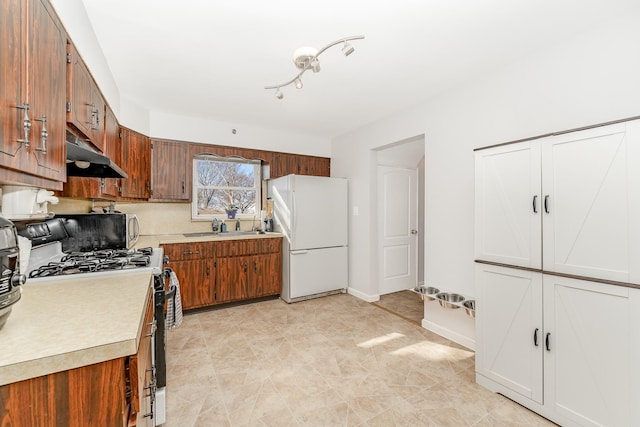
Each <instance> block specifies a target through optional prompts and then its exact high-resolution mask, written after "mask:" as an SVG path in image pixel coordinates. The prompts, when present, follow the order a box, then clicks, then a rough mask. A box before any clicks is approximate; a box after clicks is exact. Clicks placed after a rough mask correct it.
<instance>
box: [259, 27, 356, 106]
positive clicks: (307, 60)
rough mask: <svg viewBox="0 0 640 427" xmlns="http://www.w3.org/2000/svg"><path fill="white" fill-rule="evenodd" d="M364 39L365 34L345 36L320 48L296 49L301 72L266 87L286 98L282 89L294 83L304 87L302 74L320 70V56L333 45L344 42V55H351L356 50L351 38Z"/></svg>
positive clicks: (295, 54) (296, 61)
mask: <svg viewBox="0 0 640 427" xmlns="http://www.w3.org/2000/svg"><path fill="white" fill-rule="evenodd" d="M361 39H364V36H352V37H344V38H342V39H340V40H336V41H334V42H333V43H329V44H328V45H326V46H325V47H323V48H322V49H320V50H318V49H316V48H314V47H308V46H303V47H300V48H298V49H296V50H295V52H293V63H294V64H295V66H296V67H297V68H299V69H300V72H299V73H298V74H297V75H296V76H295V77H294V78H292V79H291V80H289V81H288V82H286V83H282V84H279V85H274V86H265V87H264V88H265V89H275V90H276V98H277V99H282V98H284V94H283V93H282V91H281V90H280V89H281V88H283V87H285V86H289V85H290V84H292V83H293V84H294V85H295V87H296V88H297V89H302V79H301V77H302V75H303V74H304V73H305V71H307V70H309V69H311V70H312V71H313V72H314V73H318V72H320V60H319V59H318V57H319V56H320V55H321V54H322V53H323V52H324V51H325V50H327V49H329V48H330V47H332V46H335V45H337V44H340V43H344V46H342V53H343V54H344V56H349V55H351V54H352V53H353V51H354V50H355V49H354V47H353V46H352V45H350V44H349V43H347V42H348V41H350V40H361Z"/></svg>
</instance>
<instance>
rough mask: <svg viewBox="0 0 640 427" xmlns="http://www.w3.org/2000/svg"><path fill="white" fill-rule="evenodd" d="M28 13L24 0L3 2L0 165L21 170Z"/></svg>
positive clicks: (0, 10)
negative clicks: (26, 19)
mask: <svg viewBox="0 0 640 427" xmlns="http://www.w3.org/2000/svg"><path fill="white" fill-rule="evenodd" d="M26 13H27V7H26V2H25V1H24V0H6V1H3V2H1V3H0V46H2V49H0V64H2V69H1V70H0V123H2V126H0V165H2V166H5V167H9V168H11V169H20V157H21V150H22V148H21V147H22V144H20V143H19V142H18V140H19V139H22V138H24V130H23V127H22V122H23V120H22V119H23V117H24V112H23V111H22V110H20V109H18V108H16V107H17V106H18V105H22V103H24V102H25V101H26V100H27V98H26V97H27V94H26V90H25V83H24V81H23V80H24V79H25V78H26V49H24V47H25V44H26V40H25V39H23V22H24V17H25V15H26Z"/></svg>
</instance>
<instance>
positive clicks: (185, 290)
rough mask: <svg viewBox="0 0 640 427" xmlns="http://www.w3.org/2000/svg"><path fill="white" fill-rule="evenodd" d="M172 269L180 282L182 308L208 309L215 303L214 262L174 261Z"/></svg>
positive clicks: (201, 260)
mask: <svg viewBox="0 0 640 427" xmlns="http://www.w3.org/2000/svg"><path fill="white" fill-rule="evenodd" d="M170 265H171V267H172V268H173V271H174V272H175V273H176V276H177V277H178V281H179V282H180V297H181V300H182V308H183V309H184V310H189V309H191V308H198V307H207V306H210V305H213V304H214V303H215V274H214V271H213V261H210V260H203V259H200V260H192V261H172V262H171V264H170Z"/></svg>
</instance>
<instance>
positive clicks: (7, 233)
mask: <svg viewBox="0 0 640 427" xmlns="http://www.w3.org/2000/svg"><path fill="white" fill-rule="evenodd" d="M19 258H20V248H19V247H18V235H17V233H16V228H15V226H14V225H13V223H12V222H11V221H9V220H7V219H5V218H3V217H0V262H1V263H2V271H1V272H0V329H1V328H2V327H3V326H4V324H5V323H6V321H7V319H8V318H9V314H11V309H12V305H13V304H15V303H16V302H18V300H19V299H20V296H21V292H22V290H21V288H20V286H21V285H24V283H25V275H24V274H20V271H19V270H20V260H19Z"/></svg>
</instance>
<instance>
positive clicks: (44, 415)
mask: <svg viewBox="0 0 640 427" xmlns="http://www.w3.org/2000/svg"><path fill="white" fill-rule="evenodd" d="M152 320H153V296H151V295H150V296H149V304H148V305H147V311H146V313H145V320H144V327H143V330H142V337H141V339H140V344H139V347H138V353H137V354H135V355H132V356H129V357H120V358H117V359H112V360H107V361H106V362H101V363H96V364H93V365H88V366H82V367H79V368H76V369H70V370H67V371H62V372H56V373H53V374H50V375H44V376H41V377H36V378H31V379H28V380H24V381H19V382H16V383H12V384H6V385H3V386H0V426H3V427H4V426H7V427H8V426H11V427H34V426H38V427H63V426H64V427H76V426H77V427H94V426H95V427H112V426H114V427H115V426H117V427H128V426H138V427H140V426H143V427H146V426H151V425H152V421H151V418H150V417H145V416H144V415H146V414H148V413H149V412H150V411H151V400H150V391H149V389H145V387H148V386H149V385H150V383H151V382H152V381H153V378H152V377H151V375H152V372H153V370H152V369H151V367H152V360H151V338H150V336H147V334H149V332H150V328H151V322H152ZM127 390H128V392H127Z"/></svg>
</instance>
